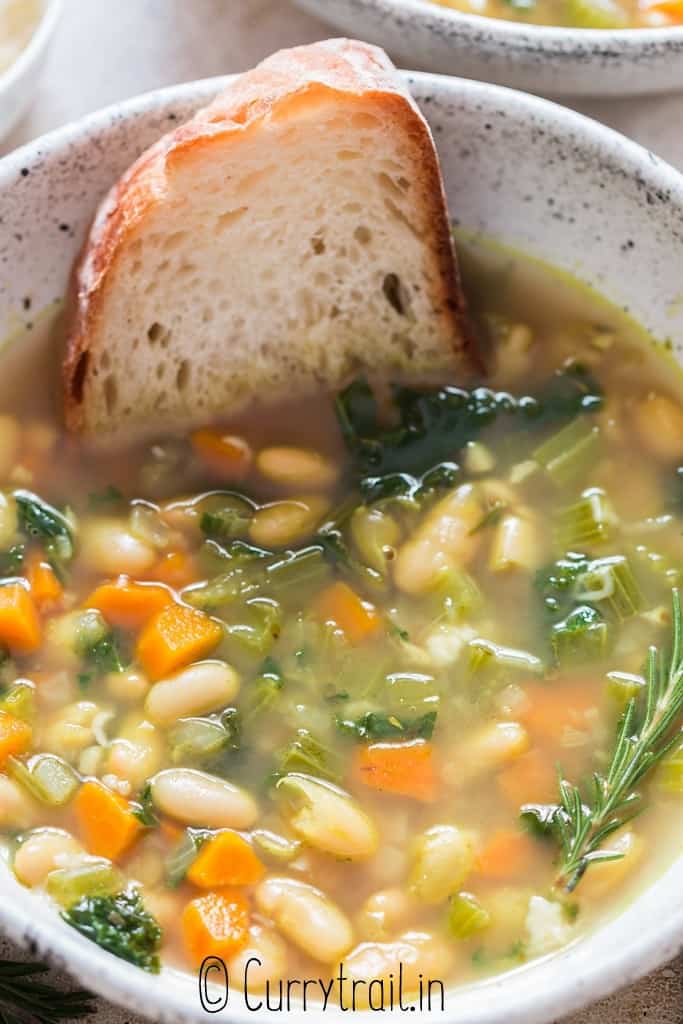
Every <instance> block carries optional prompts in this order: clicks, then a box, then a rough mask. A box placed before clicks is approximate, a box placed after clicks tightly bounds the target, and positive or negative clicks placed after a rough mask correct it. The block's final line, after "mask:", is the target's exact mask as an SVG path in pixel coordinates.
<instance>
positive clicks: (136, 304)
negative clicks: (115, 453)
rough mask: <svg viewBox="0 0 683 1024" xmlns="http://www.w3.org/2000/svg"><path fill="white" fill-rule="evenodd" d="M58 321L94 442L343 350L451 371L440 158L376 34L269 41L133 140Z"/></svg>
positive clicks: (335, 366)
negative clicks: (173, 121)
mask: <svg viewBox="0 0 683 1024" xmlns="http://www.w3.org/2000/svg"><path fill="white" fill-rule="evenodd" d="M67 337H68V348H67V354H66V358H65V364H64V399H65V413H66V422H67V425H68V427H69V429H70V430H72V431H74V432H77V433H80V434H82V435H84V436H85V437H88V438H92V439H96V440H100V441H105V442H106V441H119V440H121V441H122V440H127V439H133V438H136V439H137V438H143V437H148V436H150V435H159V434H161V433H163V432H166V431H174V430H186V429H187V428H188V427H190V426H193V425H197V424H199V423H206V422H209V421H211V420H218V419H223V420H224V419H226V418H228V417H230V416H231V415H233V414H234V413H236V412H238V411H239V410H240V408H241V407H243V406H244V405H245V404H246V403H249V402H253V401H254V400H263V401H276V400H280V399H282V398H290V397H292V396H296V395H298V394H299V393H301V394H302V395H305V394H306V393H307V392H309V393H310V392H311V391H313V390H317V389H319V388H321V387H324V388H328V389H333V388H336V387H338V386H340V385H341V384H342V383H344V381H345V380H347V379H348V378H349V376H350V375H351V374H352V373H355V372H358V371H359V370H360V369H364V370H366V371H368V372H370V373H372V372H374V371H377V372H380V371H381V372H382V373H383V374H389V375H394V376H402V377H403V378H405V376H406V375H411V376H420V375H424V374H425V373H429V374H431V373H439V372H443V371H452V372H453V374H459V375H460V376H462V375H464V374H465V373H466V371H467V370H468V363H469V362H470V359H469V356H470V355H471V346H470V345H469V344H468V340H467V339H468V337H469V333H468V331H467V329H466V316H465V304H464V298H463V294H462V289H461V287H460V283H459V279H458V272H457V266H456V261H455V254H454V250H453V245H452V241H451V234H450V226H449V220H448V213H447V209H446V201H445V196H444V191H443V185H442V181H441V175H440V170H439V164H438V158H437V154H436V150H435V147H434V143H433V140H432V137H431V134H430V131H429V128H428V127H427V124H426V122H425V120H424V118H423V117H422V115H421V114H420V112H419V110H418V109H417V107H416V106H415V104H414V102H413V101H412V99H411V98H410V96H409V94H408V93H407V91H406V89H405V88H404V86H403V84H402V81H401V79H400V78H399V76H398V74H397V73H396V71H395V69H394V67H393V65H392V64H391V62H390V61H389V59H388V58H387V57H386V55H385V54H384V53H383V51H381V50H379V49H377V48H375V47H373V46H368V45H366V44H364V43H360V42H354V41H350V40H344V39H338V40H328V41H326V42H322V43H316V44H313V45H311V46H301V47H298V48H296V49H293V50H283V51H281V52H280V53H276V54H274V55H273V56H272V57H270V58H268V59H267V60H266V61H264V62H263V63H262V64H260V65H259V66H258V67H257V68H255V69H254V70H253V71H250V72H248V73H246V74H244V75H241V76H239V77H237V78H235V79H234V80H233V81H232V82H231V83H230V84H229V85H228V87H227V89H226V90H225V92H223V93H222V94H221V95H220V96H218V98H217V99H216V100H214V102H213V103H211V104H210V106H208V107H206V108H205V109H204V110H200V111H199V113H198V114H196V116H195V117H193V118H192V119H191V120H190V121H189V122H188V123H186V124H184V125H182V126H180V127H179V128H177V129H176V130H175V131H173V132H172V133H171V134H169V135H167V136H166V137H164V138H163V139H161V140H160V141H159V142H158V143H157V144H156V145H155V146H153V147H152V148H151V149H149V150H148V151H147V152H146V153H144V154H143V155H142V156H141V157H140V158H139V160H137V162H136V163H134V164H133V166H132V167H131V168H130V169H129V170H128V171H127V172H126V173H125V174H124V176H123V177H122V178H121V180H120V181H119V182H118V184H117V185H116V186H115V187H114V188H113V189H112V191H111V192H110V194H109V195H108V196H107V197H106V199H105V200H104V201H103V203H102V205H101V207H100V209H99V211H98V212H97V215H96V217H95V220H94V223H93V225H92V228H91V231H90V235H89V238H88V239H87V242H86V245H85V248H84V251H83V254H82V256H81V259H80V262H79V265H78V266H77V268H76V271H75V280H74V299H73V305H72V312H71V318H70V322H69V327H68V332H67Z"/></svg>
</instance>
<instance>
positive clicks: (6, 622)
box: [0, 583, 41, 654]
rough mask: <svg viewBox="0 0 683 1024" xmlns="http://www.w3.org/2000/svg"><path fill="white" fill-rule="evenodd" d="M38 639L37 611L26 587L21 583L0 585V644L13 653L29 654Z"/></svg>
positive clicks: (35, 646)
mask: <svg viewBox="0 0 683 1024" xmlns="http://www.w3.org/2000/svg"><path fill="white" fill-rule="evenodd" d="M40 641H41V628H40V619H39V618H38V611H37V609H36V606H35V603H34V601H33V598H32V597H31V595H30V593H29V592H28V590H27V589H26V587H25V586H24V585H23V584H21V583H8V584H7V585H6V586H4V587H0V645H2V646H3V647H9V649H10V651H12V653H13V654H31V653H32V652H33V651H35V650H37V649H38V647H40Z"/></svg>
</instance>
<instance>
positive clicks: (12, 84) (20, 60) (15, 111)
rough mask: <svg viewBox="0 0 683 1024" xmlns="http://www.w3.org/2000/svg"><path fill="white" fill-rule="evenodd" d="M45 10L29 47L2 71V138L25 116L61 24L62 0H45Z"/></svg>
mask: <svg viewBox="0 0 683 1024" xmlns="http://www.w3.org/2000/svg"><path fill="white" fill-rule="evenodd" d="M42 9H43V13H42V16H41V19H40V21H39V23H38V24H37V25H36V27H35V30H34V32H33V35H32V36H31V38H30V40H29V42H28V44H27V45H26V47H25V48H24V49H23V50H22V51H21V53H20V54H19V56H18V57H17V59H16V60H15V61H14V63H13V64H11V65H10V67H8V68H7V70H6V71H5V72H3V74H0V138H3V137H4V136H5V135H7V134H8V133H9V132H10V131H11V130H12V128H13V127H14V125H15V124H16V123H17V121H18V120H19V118H20V117H22V116H23V115H24V114H25V113H26V111H27V110H28V107H29V105H30V103H31V101H32V99H33V97H34V95H35V92H36V89H37V88H38V82H39V79H40V75H41V72H42V70H43V64H44V63H45V58H46V56H47V50H48V46H49V45H50V42H51V40H52V36H53V35H54V33H55V29H56V28H57V25H58V24H59V18H60V15H61V13H62V0H43V3H42Z"/></svg>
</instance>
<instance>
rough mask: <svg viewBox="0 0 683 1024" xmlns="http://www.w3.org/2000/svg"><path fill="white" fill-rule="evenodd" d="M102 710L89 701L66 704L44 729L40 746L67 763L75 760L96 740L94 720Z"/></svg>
mask: <svg viewBox="0 0 683 1024" xmlns="http://www.w3.org/2000/svg"><path fill="white" fill-rule="evenodd" d="M101 712H102V708H101V707H100V706H99V705H98V704H95V703H93V701H90V700H79V701H77V702H76V703H75V704H68V705H67V706H66V707H65V708H63V709H62V710H61V712H60V713H59V714H58V715H56V716H55V717H54V718H53V720H52V721H51V722H50V724H49V725H48V726H47V727H46V728H45V731H44V732H43V735H42V745H43V746H44V747H45V749H46V750H49V751H51V752H52V753H53V754H59V755H60V757H63V758H65V759H66V760H67V761H74V760H77V759H78V757H79V755H80V754H81V753H82V751H84V750H85V748H86V747H89V746H92V744H93V743H94V742H95V740H96V736H95V719H96V718H97V716H98V715H100V714H101Z"/></svg>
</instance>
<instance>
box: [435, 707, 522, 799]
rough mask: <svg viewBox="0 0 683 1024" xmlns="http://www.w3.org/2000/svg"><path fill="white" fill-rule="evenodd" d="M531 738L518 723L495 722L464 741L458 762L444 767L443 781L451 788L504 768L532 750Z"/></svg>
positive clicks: (448, 763) (455, 761)
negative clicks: (530, 746)
mask: <svg viewBox="0 0 683 1024" xmlns="http://www.w3.org/2000/svg"><path fill="white" fill-rule="evenodd" d="M529 742H530V741H529V734H528V733H527V731H526V729H525V728H524V726H523V725H520V724H519V722H493V723H491V724H490V725H484V726H482V727H481V728H480V729H479V731H478V732H476V733H474V735H473V736H472V737H470V739H468V740H465V742H464V743H463V744H462V746H461V748H460V750H459V751H458V756H457V759H456V760H454V761H452V762H447V763H446V764H445V765H444V766H443V778H444V780H445V781H446V782H448V783H449V784H450V785H452V786H462V785H464V784H465V783H466V782H471V781H472V780H473V779H476V778H479V777H480V776H482V775H486V774H487V773H488V772H492V771H495V770H496V769H498V768H502V766H503V765H504V764H507V762H508V761H513V760H514V759H515V758H516V757H520V756H521V755H522V754H524V753H526V751H527V750H528V749H529Z"/></svg>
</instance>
